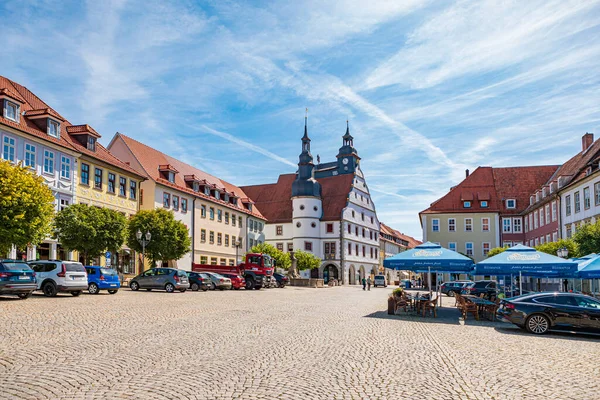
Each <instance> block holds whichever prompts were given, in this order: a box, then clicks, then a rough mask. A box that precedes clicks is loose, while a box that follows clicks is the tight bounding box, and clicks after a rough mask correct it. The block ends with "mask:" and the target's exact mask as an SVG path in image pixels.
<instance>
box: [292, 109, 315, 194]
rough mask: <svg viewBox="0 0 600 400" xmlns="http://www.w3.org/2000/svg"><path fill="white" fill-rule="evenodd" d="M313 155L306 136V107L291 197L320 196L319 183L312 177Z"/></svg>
mask: <svg viewBox="0 0 600 400" xmlns="http://www.w3.org/2000/svg"><path fill="white" fill-rule="evenodd" d="M314 167H315V166H314V164H313V157H312V154H310V138H309V137H308V108H307V109H306V113H305V114H304V136H302V153H300V157H299V160H298V173H297V175H296V179H295V180H294V182H293V183H292V197H294V196H314V197H321V185H320V184H319V182H317V181H316V180H315V178H314Z"/></svg>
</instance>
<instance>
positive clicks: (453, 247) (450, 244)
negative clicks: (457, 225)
mask: <svg viewBox="0 0 600 400" xmlns="http://www.w3.org/2000/svg"><path fill="white" fill-rule="evenodd" d="M448 250H452V251H456V242H448Z"/></svg>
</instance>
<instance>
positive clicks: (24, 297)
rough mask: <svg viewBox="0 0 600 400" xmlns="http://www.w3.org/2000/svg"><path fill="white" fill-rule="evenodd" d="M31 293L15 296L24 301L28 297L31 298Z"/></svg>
mask: <svg viewBox="0 0 600 400" xmlns="http://www.w3.org/2000/svg"><path fill="white" fill-rule="evenodd" d="M31 293H32V292H29V293H19V294H17V296H18V297H19V298H20V299H21V300H25V299H28V298H29V297H31Z"/></svg>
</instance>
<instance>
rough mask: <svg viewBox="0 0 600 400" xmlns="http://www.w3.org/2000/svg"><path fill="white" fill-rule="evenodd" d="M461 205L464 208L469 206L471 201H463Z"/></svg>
mask: <svg viewBox="0 0 600 400" xmlns="http://www.w3.org/2000/svg"><path fill="white" fill-rule="evenodd" d="M463 207H464V208H471V202H470V201H465V202H463Z"/></svg>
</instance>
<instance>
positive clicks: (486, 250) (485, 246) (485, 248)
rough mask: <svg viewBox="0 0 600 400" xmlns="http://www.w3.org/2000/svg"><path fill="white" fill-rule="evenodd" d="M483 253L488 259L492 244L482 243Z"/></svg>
mask: <svg viewBox="0 0 600 400" xmlns="http://www.w3.org/2000/svg"><path fill="white" fill-rule="evenodd" d="M481 252H482V253H483V256H484V257H487V256H488V254H489V253H490V244H489V243H487V242H486V243H482V244H481Z"/></svg>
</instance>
